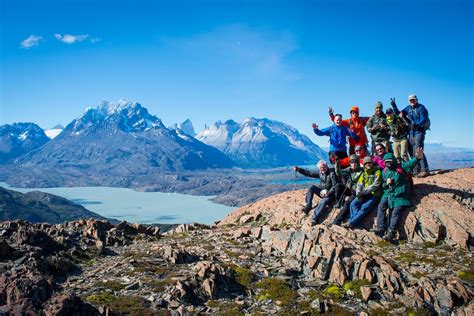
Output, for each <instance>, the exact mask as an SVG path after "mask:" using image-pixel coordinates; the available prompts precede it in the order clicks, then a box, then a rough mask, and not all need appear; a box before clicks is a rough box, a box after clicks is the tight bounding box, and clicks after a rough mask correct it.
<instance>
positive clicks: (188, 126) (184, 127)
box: [169, 119, 196, 137]
mask: <svg viewBox="0 0 474 316" xmlns="http://www.w3.org/2000/svg"><path fill="white" fill-rule="evenodd" d="M169 128H170V129H174V130H181V131H182V132H183V133H185V134H188V135H190V136H193V137H194V136H196V132H195V131H194V126H193V123H192V122H191V120H190V119H186V120H185V121H184V122H182V123H180V124H178V123H174V124H173V125H171V126H170V127H169Z"/></svg>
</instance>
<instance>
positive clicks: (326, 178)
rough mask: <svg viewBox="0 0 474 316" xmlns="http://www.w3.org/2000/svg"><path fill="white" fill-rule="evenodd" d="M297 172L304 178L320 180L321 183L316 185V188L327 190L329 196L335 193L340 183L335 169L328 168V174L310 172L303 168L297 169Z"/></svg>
mask: <svg viewBox="0 0 474 316" xmlns="http://www.w3.org/2000/svg"><path fill="white" fill-rule="evenodd" d="M296 171H298V172H299V173H301V174H302V175H304V176H307V177H310V178H317V179H319V181H320V182H319V183H318V184H316V186H318V187H319V188H320V189H322V190H323V189H324V190H327V191H328V194H329V193H332V192H335V190H336V183H338V181H337V176H336V173H335V172H334V169H332V168H328V171H327V172H326V173H321V172H320V171H319V170H316V171H310V170H306V169H303V168H297V169H296Z"/></svg>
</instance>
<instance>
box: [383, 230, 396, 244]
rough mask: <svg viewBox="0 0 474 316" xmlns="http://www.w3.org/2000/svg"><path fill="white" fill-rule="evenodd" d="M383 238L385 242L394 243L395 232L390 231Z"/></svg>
mask: <svg viewBox="0 0 474 316" xmlns="http://www.w3.org/2000/svg"><path fill="white" fill-rule="evenodd" d="M382 238H383V240H386V241H388V242H393V240H394V239H395V231H394V230H391V229H389V231H388V232H387V233H386V234H385V235H384V236H383V237H382Z"/></svg>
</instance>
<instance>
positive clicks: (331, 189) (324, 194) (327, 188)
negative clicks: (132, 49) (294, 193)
mask: <svg viewBox="0 0 474 316" xmlns="http://www.w3.org/2000/svg"><path fill="white" fill-rule="evenodd" d="M317 167H318V170H317V171H310V170H307V169H303V168H300V167H298V166H295V167H293V169H294V170H295V171H296V172H299V173H301V174H302V175H304V176H306V177H310V178H317V179H319V183H318V184H317V185H312V186H310V187H309V188H308V191H307V192H306V206H305V207H304V208H303V212H304V213H305V214H308V213H309V211H311V208H312V205H313V195H314V194H316V195H317V196H319V197H320V198H321V200H320V201H319V203H318V205H317V206H316V208H315V209H314V214H313V215H312V216H311V219H310V223H311V225H316V224H317V220H318V217H319V216H320V214H321V212H322V211H323V210H324V209H325V208H326V207H328V206H329V205H330V204H331V203H333V202H334V201H335V200H336V189H338V188H337V184H338V182H337V177H336V173H335V172H334V170H333V169H330V168H329V167H328V165H327V163H326V162H325V161H324V160H320V161H319V162H318V164H317Z"/></svg>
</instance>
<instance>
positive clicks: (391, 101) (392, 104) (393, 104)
mask: <svg viewBox="0 0 474 316" xmlns="http://www.w3.org/2000/svg"><path fill="white" fill-rule="evenodd" d="M390 105H391V106H392V108H393V107H396V106H397V104H396V103H395V98H390Z"/></svg>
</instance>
